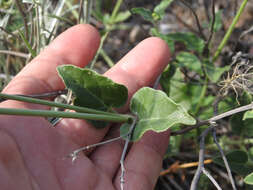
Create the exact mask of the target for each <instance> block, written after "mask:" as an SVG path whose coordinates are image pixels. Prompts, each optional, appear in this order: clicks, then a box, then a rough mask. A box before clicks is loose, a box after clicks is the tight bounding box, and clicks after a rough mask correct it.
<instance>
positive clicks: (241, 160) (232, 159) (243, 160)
mask: <svg viewBox="0 0 253 190" xmlns="http://www.w3.org/2000/svg"><path fill="white" fill-rule="evenodd" d="M226 158H227V160H228V164H229V166H230V168H231V170H232V171H233V172H236V173H238V174H240V175H246V174H248V173H249V172H250V171H252V167H251V166H249V165H248V164H247V162H248V154H247V152H245V151H242V150H234V151H231V152H229V153H227V154H226ZM213 162H214V163H216V164H218V165H220V166H223V167H225V165H224V162H223V160H222V158H221V156H218V157H216V158H214V159H213Z"/></svg>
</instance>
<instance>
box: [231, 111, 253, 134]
mask: <svg viewBox="0 0 253 190" xmlns="http://www.w3.org/2000/svg"><path fill="white" fill-rule="evenodd" d="M229 123H230V126H231V128H232V131H233V132H234V133H235V134H236V135H247V136H248V137H252V136H253V119H246V120H243V113H238V114H235V115H233V116H232V117H231V119H230V121H229Z"/></svg>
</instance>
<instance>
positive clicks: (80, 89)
mask: <svg viewBox="0 0 253 190" xmlns="http://www.w3.org/2000/svg"><path fill="white" fill-rule="evenodd" d="M57 70H58V72H59V74H60V76H61V77H62V79H63V81H64V83H65V85H66V87H67V88H69V89H71V90H72V91H73V93H74V94H75V96H76V99H77V101H78V103H80V106H84V107H85V106H87V105H86V104H90V105H89V107H93V108H96V107H94V106H93V103H90V102H94V101H100V102H102V103H103V105H105V106H106V107H120V106H123V105H124V104H125V103H126V101H127V97H128V92H127V88H126V87H125V86H124V85H121V84H117V83H115V82H113V81H112V80H111V79H109V78H107V77H104V76H102V75H100V74H98V73H96V72H95V71H93V70H90V69H82V68H79V67H76V66H73V65H62V66H59V67H58V68H57ZM85 97H88V98H89V99H87V98H85ZM93 99H94V101H92V100H93ZM82 103H84V105H82ZM95 106H97V104H96V105H95Z"/></svg>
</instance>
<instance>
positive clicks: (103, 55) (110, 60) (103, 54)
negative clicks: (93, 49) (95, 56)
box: [100, 48, 115, 68]
mask: <svg viewBox="0 0 253 190" xmlns="http://www.w3.org/2000/svg"><path fill="white" fill-rule="evenodd" d="M100 54H101V56H102V57H103V58H104V60H105V62H106V63H107V65H108V66H109V67H110V68H112V67H113V66H114V65H115V64H114V63H113V61H112V59H111V58H110V57H109V56H108V55H107V53H106V52H105V50H103V48H101V49H100Z"/></svg>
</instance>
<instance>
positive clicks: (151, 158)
mask: <svg viewBox="0 0 253 190" xmlns="http://www.w3.org/2000/svg"><path fill="white" fill-rule="evenodd" d="M99 40H100V38H99V34H98V32H97V31H96V29H94V28H93V27H92V26H90V25H77V26H74V27H72V28H70V29H68V30H67V31H65V32H63V33H62V34H61V35H59V36H58V37H57V38H56V39H55V40H54V41H53V42H52V43H51V45H49V46H48V47H47V48H46V49H45V50H44V51H43V52H42V53H41V54H40V55H38V56H37V57H36V58H35V59H34V60H32V61H31V63H29V64H28V65H27V66H26V67H25V68H24V69H23V70H22V71H21V72H20V73H19V74H18V75H17V76H16V77H15V78H14V79H13V80H12V81H11V82H10V83H9V85H8V86H7V87H6V88H5V89H4V90H3V92H4V93H9V94H39V93H45V92H51V91H56V90H60V89H64V84H63V82H62V80H61V79H60V78H59V77H58V75H57V72H56V67H57V66H58V65H61V64H72V65H76V66H79V67H84V66H85V65H87V64H88V63H89V62H90V61H91V60H92V58H93V56H94V55H95V52H96V50H97V48H98V46H99ZM169 58H170V53H169V49H168V47H167V45H166V43H165V42H163V41H162V40H160V39H158V38H148V39H146V40H144V41H142V42H141V43H140V44H138V45H137V46H136V47H135V48H134V49H132V50H131V51H130V52H129V53H128V54H127V55H126V56H125V57H123V58H122V59H121V60H120V61H119V62H118V63H117V64H116V65H115V66H114V67H113V68H111V69H110V70H109V71H107V72H106V73H105V75H106V76H107V77H109V78H111V79H112V80H114V81H115V82H118V83H121V84H124V85H126V86H127V88H128V90H129V97H131V96H132V95H133V93H134V92H136V91H137V90H138V89H139V88H141V87H143V86H148V85H152V83H154V81H155V79H156V78H157V76H158V75H159V74H160V73H161V72H162V70H163V69H164V67H165V66H166V64H167V63H168V62H169ZM0 107H8V108H25V109H49V108H48V107H45V106H41V105H35V104H29V103H22V102H17V101H10V100H9V101H4V102H2V103H1V104H0ZM127 107H128V106H125V107H124V108H122V109H120V112H126V111H127ZM118 135H119V130H118V127H116V126H114V125H112V126H108V127H106V128H104V129H100V130H98V129H95V128H93V127H92V126H90V125H89V124H87V123H86V122H85V121H83V120H77V119H63V120H61V122H60V123H59V124H57V126H56V127H54V128H53V127H52V126H51V125H50V123H49V122H47V120H46V119H45V118H41V117H23V116H0V179H1V180H0V186H1V189H8V190H12V189H20V190H31V189H33V190H37V189H41V190H48V189H54V190H65V189H66V190H69V189H75V190H81V189H87V190H89V189H90V190H100V189H101V190H102V189H103V190H104V189H107V190H112V189H120V183H119V181H120V180H119V177H120V174H121V172H120V167H119V160H120V156H121V153H122V149H123V145H124V142H123V141H117V142H114V143H111V144H106V145H103V146H100V147H97V148H96V149H93V150H91V151H89V152H84V153H83V154H80V155H79V157H78V159H77V160H76V162H75V163H74V164H73V163H72V162H71V159H70V158H67V157H66V155H68V154H70V153H71V152H72V151H73V150H75V149H78V148H80V147H82V146H86V145H90V144H94V143H97V142H100V141H103V140H106V139H110V138H113V137H116V136H118ZM168 143H169V131H165V132H163V133H159V134H158V133H155V132H147V133H146V134H145V135H144V136H143V138H142V139H141V140H140V141H138V142H136V143H134V144H132V145H131V148H130V149H129V152H128V154H127V156H126V160H125V168H126V173H125V185H124V188H125V189H138V190H142V189H143V190H149V189H153V188H154V186H155V183H156V180H157V178H158V176H159V172H160V169H161V164H162V160H163V155H164V153H165V151H166V148H167V146H168Z"/></svg>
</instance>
